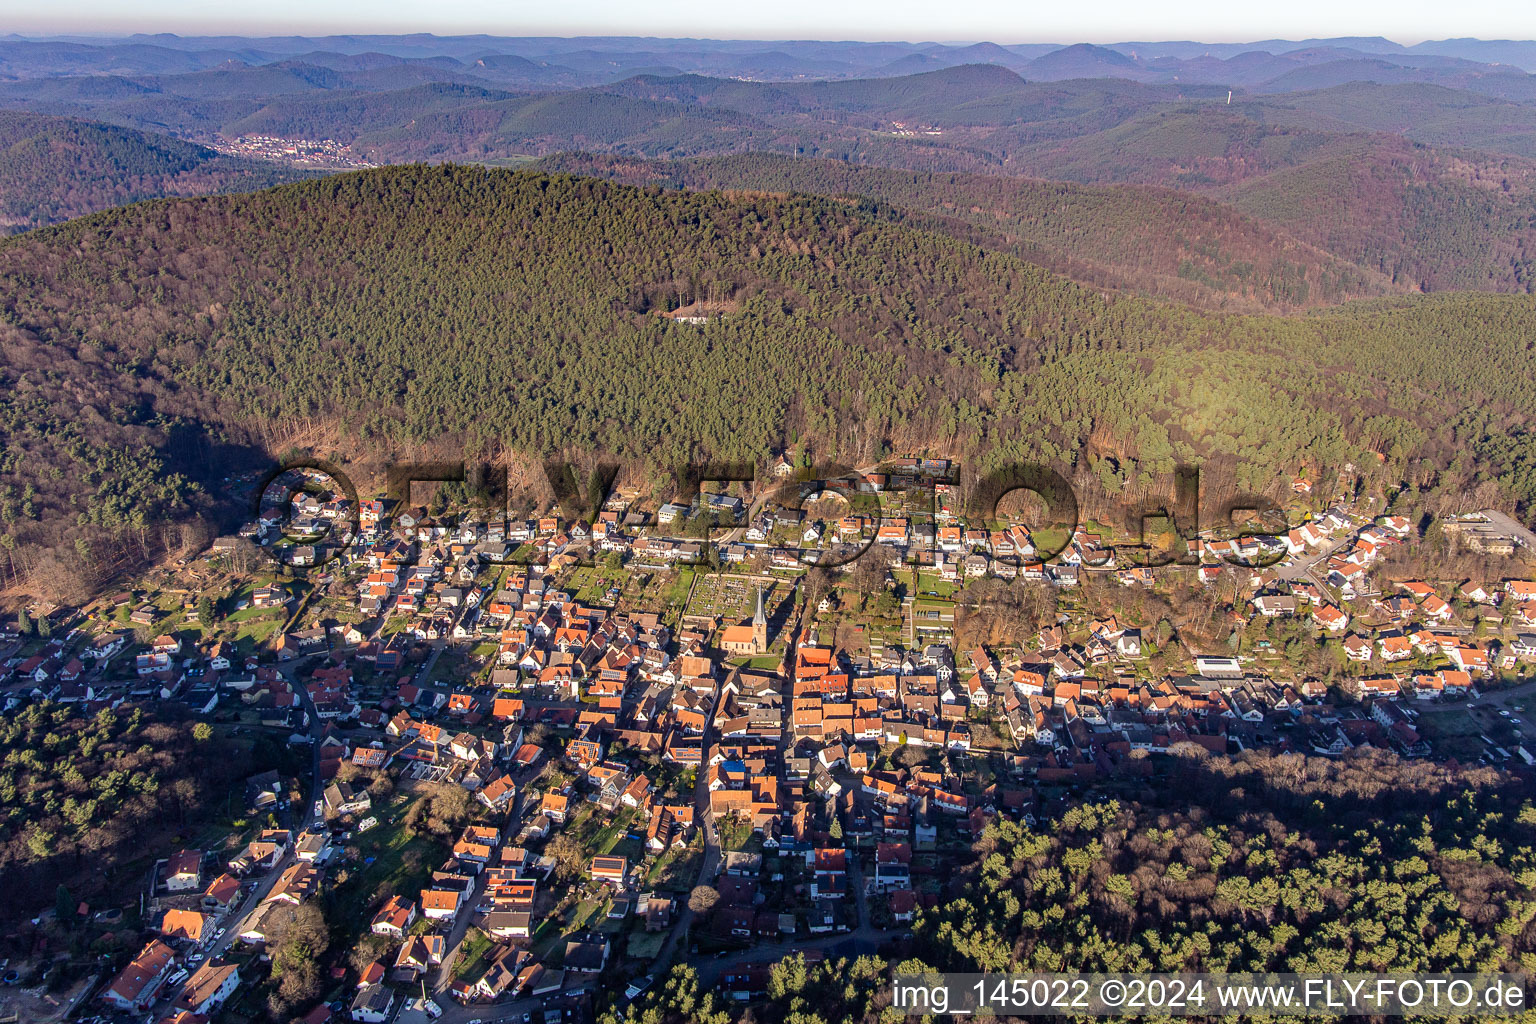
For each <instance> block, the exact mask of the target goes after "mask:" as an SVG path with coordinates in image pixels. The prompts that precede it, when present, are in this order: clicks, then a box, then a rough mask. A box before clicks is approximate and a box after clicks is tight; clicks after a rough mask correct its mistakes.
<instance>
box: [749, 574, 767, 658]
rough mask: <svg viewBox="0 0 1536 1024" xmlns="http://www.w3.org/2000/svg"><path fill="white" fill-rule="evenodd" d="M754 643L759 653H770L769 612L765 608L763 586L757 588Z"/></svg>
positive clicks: (753, 620)
mask: <svg viewBox="0 0 1536 1024" xmlns="http://www.w3.org/2000/svg"><path fill="white" fill-rule="evenodd" d="M752 643H753V644H754V645H755V646H756V647H757V653H758V654H766V653H768V613H767V612H766V611H764V610H763V588H762V587H758V588H757V614H756V615H753V616H752Z"/></svg>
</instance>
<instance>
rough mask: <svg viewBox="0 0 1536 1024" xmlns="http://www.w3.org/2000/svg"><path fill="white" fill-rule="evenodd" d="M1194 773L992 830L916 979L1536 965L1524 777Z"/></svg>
mask: <svg viewBox="0 0 1536 1024" xmlns="http://www.w3.org/2000/svg"><path fill="white" fill-rule="evenodd" d="M1176 772H1177V776H1178V777H1175V778H1174V779H1172V780H1170V782H1172V783H1178V784H1179V785H1177V787H1176V788H1174V787H1170V788H1169V789H1168V790H1167V794H1168V799H1166V800H1159V799H1156V798H1152V799H1149V802H1148V805H1145V806H1132V805H1126V804H1119V803H1104V804H1099V805H1092V804H1090V805H1086V806H1083V807H1078V808H1074V809H1072V810H1069V811H1067V812H1066V814H1064V815H1063V816H1062V817H1061V820H1060V821H1059V822H1058V823H1056V824H1055V827H1054V828H1053V829H1052V830H1051V833H1050V834H1046V833H1045V832H1032V831H1031V830H1029V829H1026V828H1023V827H1021V826H1018V825H1015V824H1013V823H1011V822H1007V823H998V824H996V825H992V826H988V828H987V830H986V832H985V834H984V835H983V838H982V840H981V842H980V843H979V844H978V847H977V849H978V853H979V857H978V860H977V862H976V865H975V866H974V867H973V868H972V869H970V870H968V871H967V872H966V875H967V877H966V879H965V885H964V886H963V889H962V890H961V892H959V893H957V894H956V895H958V896H959V897H960V898H958V899H953V900H951V901H950V902H948V903H947V904H946V905H945V906H943V907H941V908H938V909H936V910H933V911H928V912H926V913H924V914H922V915H921V920H920V921H919V923H918V924H917V925H916V927H915V929H914V930H915V931H916V932H917V933H918V936H919V943H918V947H917V948H918V953H917V956H918V960H916V961H912V962H908V963H907V964H904V965H902V966H901V967H899V968H898V969H899V970H923V969H928V970H940V971H1004V970H1009V969H1013V970H1026V971H1027V970H1039V971H1088V972H1099V971H1102V972H1110V973H1114V972H1120V971H1201V972H1204V971H1209V972H1213V973H1219V972H1225V971H1237V972H1260V973H1262V972H1268V971H1275V972H1281V973H1285V972H1328V973H1332V972H1337V973H1348V972H1363V973H1371V972H1378V971H1387V970H1415V971H1423V972H1428V973H1433V972H1437V971H1473V970H1476V971H1479V972H1489V973H1493V972H1502V971H1518V972H1526V971H1529V970H1530V969H1531V966H1532V963H1533V960H1536V927H1533V925H1532V921H1531V914H1530V907H1531V899H1532V895H1533V893H1532V882H1533V875H1532V871H1531V852H1532V848H1533V846H1532V844H1533V842H1536V807H1533V806H1532V804H1531V802H1530V794H1529V792H1528V791H1527V790H1525V789H1524V788H1523V787H1522V786H1520V785H1519V784H1518V783H1511V782H1510V781H1509V780H1508V778H1507V777H1503V778H1501V777H1500V776H1499V775H1497V774H1495V773H1493V772H1487V771H1474V772H1461V771H1456V770H1454V769H1447V768H1445V767H1442V766H1435V765H1429V764H1423V763H1418V764H1415V763H1409V762H1402V761H1398V760H1397V759H1395V758H1393V757H1390V756H1365V757H1358V758H1354V759H1349V760H1345V761H1343V762H1342V763H1341V762H1339V761H1334V760H1327V759H1323V758H1302V757H1298V756H1296V755H1285V756H1282V757H1269V756H1266V755H1247V756H1244V757H1242V758H1236V759H1226V758H1212V759H1210V760H1209V761H1207V762H1205V763H1200V762H1196V761H1194V760H1193V759H1191V760H1190V761H1189V762H1187V763H1186V764H1185V765H1183V766H1182V767H1181V768H1179V769H1176ZM1175 792H1176V793H1177V794H1178V796H1177V797H1174V796H1173V794H1174V793H1175ZM1189 794H1220V797H1219V798H1218V799H1215V800H1202V799H1201V798H1200V797H1199V796H1196V797H1195V799H1194V803H1193V805H1191V803H1190V802H1189ZM1149 796H1150V790H1149ZM1063 911H1065V913H1064V912H1063ZM1209 1019H1220V1018H1216V1017H1212V1018H1209ZM1505 1019H1508V1020H1514V1019H1520V1015H1518V1014H1517V1015H1515V1016H1512V1017H1508V1018H1505Z"/></svg>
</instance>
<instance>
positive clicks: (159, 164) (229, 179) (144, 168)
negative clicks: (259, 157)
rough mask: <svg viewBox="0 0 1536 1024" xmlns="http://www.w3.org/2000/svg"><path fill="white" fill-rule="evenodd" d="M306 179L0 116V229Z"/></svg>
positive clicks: (196, 150)
mask: <svg viewBox="0 0 1536 1024" xmlns="http://www.w3.org/2000/svg"><path fill="white" fill-rule="evenodd" d="M305 176H306V175H305V174H304V173H303V172H300V171H294V170H291V169H289V168H286V167H281V166H278V165H276V164H264V163H258V162H255V161H249V160H236V159H234V158H231V157H227V156H221V155H219V154H218V153H215V152H214V151H213V150H211V149H207V148H205V147H203V146H196V145H193V144H191V143H189V142H182V141H180V140H179V139H172V138H169V137H167V136H164V135H151V134H148V133H146V132H140V131H134V130H132V129H128V128H118V127H115V126H112V125H105V124H93V123H91V122H87V121H76V120H72V119H69V118H63V117H43V116H38V115H34V114H18V113H12V112H8V111H6V112H0V231H6V232H10V231H24V230H27V229H28V228H34V227H39V226H41V225H44V224H56V223H58V222H59V221H63V220H69V219H70V218H73V217H79V216H82V215H84V214H87V213H94V212H95V211H97V210H105V209H107V208H109V207H113V206H121V205H122V204H124V203H133V202H138V201H139V200H141V199H155V198H159V197H160V196H168V195H184V196H192V195H207V194H210V193H216V192H246V191H253V190H255V189H259V188H267V187H268V186H271V185H278V184H281V183H283V182H287V181H295V180H297V179H299V178H302V177H305Z"/></svg>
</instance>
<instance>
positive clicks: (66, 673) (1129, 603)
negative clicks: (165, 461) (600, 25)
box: [0, 456, 1536, 1024]
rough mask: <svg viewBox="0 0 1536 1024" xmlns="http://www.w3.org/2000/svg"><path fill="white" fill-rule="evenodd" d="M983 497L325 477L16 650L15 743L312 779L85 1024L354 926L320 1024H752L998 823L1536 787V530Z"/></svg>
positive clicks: (281, 484)
mask: <svg viewBox="0 0 1536 1024" xmlns="http://www.w3.org/2000/svg"><path fill="white" fill-rule="evenodd" d="M952 469H953V467H951V466H949V465H948V464H947V463H945V462H944V461H943V460H931V459H929V460H923V459H906V460H892V461H890V462H888V463H886V464H882V466H880V467H877V468H875V469H871V470H867V471H854V472H852V473H850V474H848V475H847V476H846V477H845V478H843V479H841V480H839V481H836V482H834V483H832V484H830V485H829V484H827V483H825V482H815V483H812V482H806V481H803V480H801V479H800V478H801V477H803V476H804V474H803V473H799V471H798V470H797V467H795V466H794V465H793V464H792V463H791V462H790V460H788V459H787V458H785V457H782V456H781V457H780V458H779V459H778V460H777V461H776V462H775V463H773V464H772V465H771V466H770V467H769V468H768V475H769V477H770V478H772V479H773V480H774V481H775V482H776V485H777V486H776V487H775V488H772V489H768V488H763V489H758V490H756V491H754V490H753V489H750V488H746V487H741V486H737V487H735V488H731V487H729V486H726V487H722V488H720V489H718V490H708V489H705V490H701V491H700V493H698V494H697V495H696V496H688V497H687V498H686V499H685V500H684V499H679V500H674V501H668V502H665V503H660V504H658V505H656V506H655V507H654V508H647V507H645V504H646V503H645V502H644V501H643V500H641V499H640V497H639V496H638V495H634V494H626V493H624V492H616V493H614V494H612V495H610V496H609V497H608V499H607V500H606V501H605V502H604V503H603V504H601V505H600V506H599V507H597V508H594V509H593V510H592V514H591V516H590V517H579V516H575V515H572V514H570V513H569V511H567V510H560V509H556V508H554V507H551V508H545V509H542V510H537V511H536V512H531V513H530V514H529V515H528V516H526V517H518V516H493V515H482V514H481V513H478V512H476V511H475V510H473V509H459V508H454V507H452V506H451V505H449V504H445V503H441V502H440V503H438V507H431V508H429V507H427V506H416V505H411V504H408V503H406V502H398V501H397V502H390V501H388V500H385V499H382V498H375V497H370V498H367V499H364V500H362V501H361V502H360V504H359V505H358V506H357V507H353V505H352V502H351V500H350V499H349V498H348V497H347V496H346V495H344V494H343V493H342V492H341V490H340V489H338V488H335V487H334V486H332V484H331V482H329V481H327V480H326V479H325V476H324V474H323V473H321V472H319V471H312V470H310V471H293V472H291V473H290V474H288V475H287V476H286V477H285V478H279V479H278V480H276V481H275V486H273V487H270V488H269V489H268V491H267V492H266V494H267V495H268V497H267V500H266V501H265V503H264V504H263V506H262V512H261V514H260V515H259V516H258V517H257V519H256V521H254V522H252V523H250V524H249V525H248V526H247V527H246V528H245V529H244V530H243V531H241V533H240V534H237V535H230V536H227V537H220V538H218V539H217V540H216V541H214V542H213V544H212V545H211V547H210V548H208V550H206V551H204V552H202V553H200V554H199V555H197V556H196V557H193V558H189V559H184V560H183V562H182V563H181V564H178V565H168V566H165V567H163V568H161V569H159V570H157V571H156V572H155V573H154V574H152V575H151V576H149V577H146V578H145V579H143V580H142V581H140V582H139V583H138V584H137V585H135V586H133V587H132V588H130V589H124V590H121V591H119V592H118V593H115V594H112V595H109V596H108V597H106V598H104V599H102V600H100V601H98V602H96V603H95V604H93V605H91V606H88V607H86V608H83V609H40V610H35V611H34V612H33V613H32V614H33V617H32V618H31V619H29V620H26V621H18V622H16V623H14V624H12V625H11V626H9V627H8V630H7V634H6V636H5V638H4V643H5V644H6V646H7V647H8V648H9V649H10V653H9V656H8V658H7V660H6V663H5V667H6V673H7V677H6V678H7V682H6V684H5V686H4V689H3V691H0V693H3V697H0V699H3V700H4V701H5V705H6V708H7V711H10V710H12V709H14V708H16V707H18V706H20V705H22V704H24V703H28V702H37V701H53V702H59V703H64V704H71V705H77V706H79V707H81V708H83V709H87V710H91V709H95V708H97V707H115V706H118V705H121V704H124V703H141V704H142V703H149V704H155V705H157V706H160V707H165V708H174V709H176V710H177V712H178V713H179V714H183V715H185V716H188V717H191V718H195V719H197V720H199V721H202V722H206V723H208V725H209V726H211V728H212V729H213V730H215V733H216V734H217V735H219V736H223V737H242V736H243V737H249V736H251V735H258V734H259V735H266V736H270V737H273V738H275V739H277V740H280V742H281V746H282V747H283V748H285V749H286V750H288V751H290V752H291V755H290V756H289V757H288V758H287V759H286V761H285V763H284V765H282V766H279V767H275V768H273V769H271V770H267V771H263V772H262V773H260V774H257V775H253V776H252V777H250V778H249V779H247V780H246V781H245V784H244V787H243V792H242V793H240V794H238V795H237V796H235V797H234V798H233V799H234V800H236V801H243V802H244V805H245V806H244V807H243V809H237V810H239V811H241V812H242V813H240V816H239V818H238V819H234V820H239V821H240V822H242V826H241V827H238V828H236V827H231V828H230V829H229V830H228V831H227V833H224V834H213V832H214V831H216V830H211V831H210V832H209V833H205V834H204V838H205V839H206V841H204V842H202V843H201V844H200V845H194V846H186V847H182V848H178V849H174V850H166V851H163V855H162V856H158V857H157V858H156V860H155V864H154V868H153V870H152V871H151V872H150V877H149V878H148V880H147V882H146V884H145V885H144V886H143V887H141V891H134V892H124V893H121V894H120V897H121V898H120V899H119V900H118V901H117V902H120V903H122V904H124V905H128V904H135V905H142V906H143V907H144V911H143V921H144V925H145V928H146V933H145V936H144V941H143V943H142V945H140V946H139V947H138V948H137V950H136V951H130V952H131V955H128V956H125V957H123V958H122V960H121V961H120V962H117V963H114V964H113V965H112V969H111V970H110V971H107V970H103V971H102V972H101V974H100V976H99V978H98V979H97V981H96V983H95V984H93V985H90V986H85V987H82V988H81V990H80V991H79V992H77V993H76V994H75V997H74V1002H73V1003H72V1005H71V1007H70V1010H71V1012H72V1013H73V1015H74V1016H75V1017H76V1018H77V1019H90V1018H98V1019H122V1020H130V1019H131V1020H136V1021H150V1022H166V1024H201V1022H205V1021H211V1020H220V1021H246V1020H255V1019H261V1017H262V1012H263V1011H262V1009H261V1007H262V1006H263V1005H264V1004H263V1003H262V1002H261V999H262V998H263V995H262V994H263V993H264V992H265V991H266V990H268V989H270V988H271V987H272V986H274V985H275V984H276V979H275V978H273V977H272V975H273V974H274V965H273V962H272V951H273V950H274V949H276V948H278V947H280V946H283V945H284V943H285V942H286V939H287V937H290V936H291V935H293V934H294V932H295V930H296V929H300V928H303V927H305V926H306V914H307V913H308V911H307V910H306V908H311V909H313V908H316V907H318V906H321V905H323V906H324V908H325V914H326V917H325V918H324V922H323V923H326V924H328V928H329V933H330V936H331V941H330V950H329V953H328V955H327V956H326V957H325V958H324V959H323V963H322V964H321V966H322V967H323V973H322V975H321V978H320V982H319V987H320V988H321V990H323V993H324V994H323V996H322V997H321V998H320V999H319V1000H318V1001H315V1002H314V1003H313V1005H307V1006H303V1007H300V1008H298V1009H297V1010H296V1011H295V1012H294V1016H295V1017H296V1018H298V1019H302V1020H304V1021H306V1022H307V1024H323V1022H325V1021H332V1020H356V1021H371V1022H383V1021H392V1020H401V1021H417V1020H438V1019H441V1020H444V1021H448V1022H449V1024H471V1022H476V1021H484V1022H489V1021H501V1020H506V1021H513V1020H516V1021H535V1020H537V1021H543V1022H550V1024H556V1022H561V1021H581V1020H590V1019H592V1018H593V1016H594V1015H595V1013H596V1012H597V1010H598V1009H599V1008H601V1007H602V1006H604V1005H611V1003H612V1001H614V1000H617V1001H619V1002H623V1001H627V1000H632V999H634V998H636V997H637V996H639V995H640V993H642V992H644V991H645V990H646V988H647V987H648V986H649V985H650V984H652V983H653V981H655V980H656V979H658V978H659V977H660V976H661V975H662V974H663V973H664V972H665V971H666V970H667V969H668V967H669V966H671V965H672V964H675V963H681V962H688V963H691V964H693V965H694V966H695V968H696V969H697V971H698V973H699V975H700V978H701V980H702V981H703V982H704V983H706V984H708V985H710V986H712V987H713V988H714V989H715V990H716V991H718V992H719V993H721V994H722V995H723V996H724V997H727V998H729V999H732V1000H738V1001H742V1002H750V1001H751V1000H753V999H755V998H759V997H761V995H762V994H763V993H764V991H765V989H766V985H767V981H768V967H769V965H771V964H772V963H773V962H774V961H775V960H777V959H778V958H780V957H782V956H784V955H786V954H787V953H789V952H793V951H803V952H805V953H806V954H807V956H811V957H815V956H827V955H847V954H850V953H863V952H875V951H877V950H892V949H895V950H899V949H900V948H901V944H902V943H903V942H904V941H905V940H906V938H908V937H909V935H910V930H911V927H912V922H913V921H914V918H915V916H916V915H919V914H921V913H922V912H923V911H924V910H925V909H926V908H932V907H935V906H937V905H938V904H939V903H940V901H941V900H942V899H943V895H944V892H945V884H946V881H947V880H948V879H949V878H950V877H952V876H953V875H954V873H955V871H956V869H957V868H958V867H959V866H961V865H963V864H964V863H966V862H967V861H968V859H969V857H970V851H971V847H972V844H973V843H974V842H975V841H976V840H977V839H978V838H979V837H980V836H981V834H982V832H983V830H984V829H986V827H987V825H988V824H989V822H992V821H994V820H997V819H998V818H1000V817H1002V818H1008V819H1013V820H1017V821H1022V822H1024V823H1026V824H1028V825H1030V826H1037V825H1038V826H1041V827H1046V826H1047V825H1048V823H1049V822H1050V821H1051V820H1052V819H1053V818H1055V817H1056V816H1058V815H1059V814H1060V813H1062V812H1063V811H1064V810H1065V809H1066V808H1068V807H1070V806H1072V805H1073V804H1075V803H1078V802H1080V801H1082V800H1084V799H1088V798H1091V797H1094V796H1097V795H1102V794H1106V793H1114V792H1116V791H1117V788H1119V787H1125V786H1136V785H1146V784H1147V783H1148V781H1149V780H1155V779H1157V778H1159V777H1162V776H1166V775H1168V774H1169V773H1170V772H1172V771H1173V770H1174V769H1173V767H1172V766H1175V765H1177V764H1178V763H1179V762H1180V760H1181V759H1186V758H1208V757H1213V756H1214V757H1225V756H1238V755H1241V754H1242V753H1243V752H1244V751H1267V752H1269V753H1273V754H1286V753H1295V754H1305V755H1308V756H1318V757H1333V758H1343V757H1351V756H1358V755H1359V754H1360V753H1362V752H1367V751H1371V750H1377V751H1382V752H1389V753H1390V754H1392V755H1395V756H1398V757H1403V758H1434V759H1441V760H1455V761H1458V762H1460V763H1464V764H1472V763H1481V764H1486V765H1494V766H1503V767H1504V768H1505V769H1506V770H1509V771H1514V772H1529V771H1530V770H1531V766H1532V765H1533V764H1536V742H1533V739H1532V730H1536V718H1532V717H1531V716H1530V715H1529V714H1528V713H1527V710H1526V709H1527V703H1526V702H1527V700H1528V699H1529V698H1531V697H1532V696H1533V695H1536V694H1533V690H1536V683H1532V682H1531V681H1530V680H1531V675H1532V669H1531V666H1532V665H1533V664H1536V570H1533V566H1532V564H1531V562H1529V561H1527V559H1529V558H1530V557H1532V555H1533V551H1532V546H1533V544H1536V538H1533V537H1532V536H1531V535H1530V533H1529V531H1526V530H1524V529H1523V528H1521V527H1520V526H1519V525H1518V524H1515V523H1513V522H1512V521H1510V520H1508V519H1507V517H1503V516H1501V515H1499V514H1498V513H1494V512H1488V513H1479V514H1476V515H1472V516H1466V517H1459V518H1456V519H1454V520H1444V521H1439V520H1437V521H1436V522H1435V524H1434V527H1433V528H1434V529H1435V530H1437V531H1438V534H1439V536H1440V537H1441V543H1442V544H1444V543H1450V544H1453V545H1457V546H1458V547H1459V549H1462V550H1470V551H1475V552H1477V553H1478V555H1479V557H1480V558H1481V559H1482V564H1487V565H1492V566H1502V567H1503V568H1504V570H1505V571H1503V572H1501V573H1498V574H1497V575H1490V576H1489V577H1487V578H1472V579H1468V578H1457V579H1441V578H1392V577H1391V574H1390V573H1388V572H1387V571H1386V570H1387V568H1388V567H1389V566H1391V565H1394V564H1399V563H1395V562H1394V557H1395V555H1396V554H1397V553H1398V552H1404V551H1408V550H1410V549H1412V548H1413V547H1414V546H1415V545H1420V544H1423V543H1425V541H1424V539H1423V538H1424V532H1425V531H1424V526H1423V522H1422V517H1421V516H1420V515H1418V514H1416V513H1415V512H1413V511H1412V510H1393V511H1388V510H1387V509H1385V508H1383V507H1380V505H1381V503H1380V502H1379V501H1376V500H1375V499H1364V500H1362V499H1360V498H1358V497H1356V496H1354V495H1352V494H1349V493H1344V492H1340V493H1333V492H1332V489H1331V488H1330V493H1329V494H1327V495H1323V494H1321V493H1319V494H1315V495H1314V493H1313V491H1314V489H1316V490H1319V491H1320V490H1322V488H1321V485H1316V484H1313V483H1311V482H1309V481H1308V479H1306V478H1304V477H1300V476H1298V479H1297V481H1296V483H1295V485H1294V487H1293V491H1294V494H1295V500H1294V501H1293V503H1292V504H1291V505H1290V507H1288V508H1287V509H1286V510H1285V515H1286V518H1287V524H1286V526H1287V528H1286V529H1285V530H1284V531H1283V532H1281V531H1275V532H1272V533H1267V534H1258V533H1252V534H1245V533H1240V532H1237V531H1235V530H1228V531H1226V533H1224V534H1223V533H1220V532H1208V533H1205V534H1202V535H1200V536H1197V537H1193V538H1189V539H1188V540H1187V541H1176V542H1175V544H1174V545H1173V547H1174V549H1175V550H1172V551H1171V552H1170V551H1168V550H1162V549H1159V550H1158V551H1157V552H1156V553H1157V554H1161V555H1165V556H1167V557H1164V558H1162V559H1159V558H1148V557H1144V556H1146V555H1147V554H1148V551H1147V550H1146V549H1145V546H1144V545H1143V546H1141V547H1138V546H1137V545H1135V544H1133V543H1132V542H1133V541H1134V540H1142V539H1144V538H1132V537H1130V536H1128V535H1127V533H1126V531H1125V530H1124V529H1122V528H1117V527H1111V526H1108V525H1104V524H1098V523H1085V524H1076V525H1073V526H1071V527H1069V528H1066V529H1062V528H1059V527H1054V526H1050V525H1047V524H1041V523H1031V522H1025V521H1024V518H1023V517H1021V516H1014V515H1011V514H1010V515H999V516H998V518H995V519H987V520H984V521H971V520H968V519H967V518H966V516H965V515H964V514H963V513H962V511H961V510H960V508H959V498H958V494H957V493H956V490H955V489H954V488H953V487H952V485H951V484H950V483H948V482H946V481H948V480H949V479H951V471H952ZM1046 553H1049V554H1051V556H1052V557H1049V558H1045V557H1042V556H1043V555H1044V554H1046ZM1159 561H1161V562H1162V564H1157V563H1158V562H1159ZM45 623H46V628H43V627H44V624H45ZM288 955H289V954H288V953H287V952H286V951H281V952H280V953H279V956H280V957H286V956H288ZM619 993H622V996H620V995H618V994H619ZM605 1000H607V1002H605Z"/></svg>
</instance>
